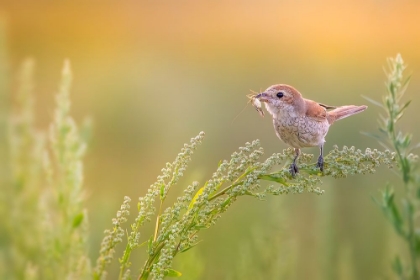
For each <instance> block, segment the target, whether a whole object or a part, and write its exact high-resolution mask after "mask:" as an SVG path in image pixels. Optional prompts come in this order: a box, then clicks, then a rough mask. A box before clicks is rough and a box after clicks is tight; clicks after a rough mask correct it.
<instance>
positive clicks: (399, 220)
mask: <svg viewBox="0 0 420 280" xmlns="http://www.w3.org/2000/svg"><path fill="white" fill-rule="evenodd" d="M405 68H406V66H405V64H404V61H403V59H402V57H401V55H400V54H398V55H397V56H396V58H389V59H388V69H387V70H386V75H387V81H386V83H385V86H386V89H387V94H386V95H385V96H384V97H383V100H382V104H381V103H380V102H377V101H374V100H371V99H369V100H370V101H371V102H373V103H374V104H375V105H377V106H379V107H381V108H382V109H383V110H384V111H385V113H386V115H385V116H381V118H380V119H379V123H380V127H379V131H380V132H381V136H375V138H376V139H378V140H379V141H380V143H381V144H382V145H383V146H384V147H386V148H389V149H392V150H394V151H395V159H396V162H397V166H398V170H399V175H400V176H401V180H402V185H403V187H402V191H403V195H402V198H401V199H400V200H397V199H396V195H395V191H394V189H393V187H392V186H390V185H389V184H388V185H387V186H386V187H385V189H384V190H383V191H382V199H381V201H379V202H378V204H379V205H380V206H381V208H382V211H383V212H384V214H385V216H386V218H387V219H388V221H389V222H390V223H391V225H392V226H393V227H394V229H395V231H396V232H397V233H398V235H399V236H401V237H402V238H403V240H404V241H405V242H406V244H407V247H408V249H409V252H410V253H409V255H410V259H409V260H408V261H404V262H403V260H402V258H400V257H399V256H396V258H395V260H394V262H393V265H392V267H393V269H394V271H395V273H396V274H397V275H398V276H399V277H400V279H420V274H419V273H420V272H419V257H420V231H419V230H420V228H419V224H418V219H416V217H418V215H419V214H420V208H419V202H420V197H419V195H418V194H419V193H420V177H419V174H418V172H417V173H416V168H417V167H418V165H417V156H416V155H413V154H412V153H411V151H412V146H411V134H409V133H403V132H402V131H400V130H398V127H397V123H398V121H399V120H400V119H401V117H402V116H403V115H404V112H405V110H406V109H407V107H408V105H409V104H410V101H407V102H402V98H403V96H404V93H405V91H406V89H407V86H408V82H409V80H410V78H409V77H408V78H404V75H403V72H404V70H405ZM418 146H419V144H417V145H416V146H415V147H418ZM399 201H400V202H401V203H399Z"/></svg>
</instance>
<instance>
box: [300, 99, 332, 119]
mask: <svg viewBox="0 0 420 280" xmlns="http://www.w3.org/2000/svg"><path fill="white" fill-rule="evenodd" d="M305 103H306V116H307V117H309V118H311V119H313V120H315V121H318V122H323V121H325V120H326V119H327V109H326V108H325V107H324V106H322V105H320V104H318V103H316V102H315V101H312V100H308V99H306V100H305Z"/></svg>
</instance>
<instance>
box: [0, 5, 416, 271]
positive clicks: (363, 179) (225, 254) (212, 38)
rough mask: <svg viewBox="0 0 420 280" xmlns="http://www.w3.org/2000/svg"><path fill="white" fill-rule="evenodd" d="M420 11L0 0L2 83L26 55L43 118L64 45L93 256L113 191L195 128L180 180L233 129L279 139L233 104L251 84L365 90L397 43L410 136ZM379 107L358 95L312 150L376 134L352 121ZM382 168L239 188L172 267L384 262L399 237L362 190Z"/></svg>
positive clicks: (336, 93)
mask: <svg viewBox="0 0 420 280" xmlns="http://www.w3.org/2000/svg"><path fill="white" fill-rule="evenodd" d="M419 14H420V2H419V1H388V0H382V1H378V0H368V1H366V0H364V1H361V0H356V1H355V0H352V1H304V0H302V1H291V0H289V1H252V0H248V1H182V0H181V1H159V0H158V1H106V0H105V1H30V0H21V1H12V0H10V1H9V0H2V1H1V3H0V22H1V24H0V27H1V31H0V32H1V34H2V38H3V39H4V40H5V41H4V46H5V48H4V49H3V50H2V52H3V54H2V56H1V57H2V58H1V59H2V61H1V63H2V69H4V70H3V71H2V79H4V80H6V81H8V83H7V87H6V90H7V92H9V93H10V95H13V93H14V92H15V88H16V84H17V83H16V79H15V74H16V72H17V69H18V68H19V65H20V63H21V62H22V60H23V59H24V58H26V57H28V56H30V57H33V58H34V59H35V60H36V88H35V92H36V108H37V126H38V127H39V128H45V127H46V126H47V124H48V123H49V122H50V120H51V118H52V114H53V108H54V103H53V102H54V98H53V96H54V94H55V93H56V92H57V85H58V82H59V79H60V72H61V68H62V64H63V61H64V59H65V58H69V59H70V60H71V64H72V69H73V73H74V83H73V90H72V101H73V105H72V114H73V115H74V116H75V119H76V120H77V121H79V122H80V121H82V120H83V118H84V117H85V116H90V117H92V119H93V120H94V133H93V138H92V142H91V146H90V149H89V153H88V155H87V158H86V161H85V180H86V184H85V186H86V193H87V199H86V207H87V209H88V211H89V220H90V223H91V227H90V231H91V236H90V244H91V245H90V254H91V257H92V259H95V258H96V257H97V254H98V249H99V245H100V241H101V239H102V237H103V230H104V229H105V228H109V227H110V226H111V218H112V217H113V216H114V215H115V212H116V210H117V209H118V207H119V205H120V204H121V202H122V199H123V196H124V195H128V196H130V197H131V198H132V199H133V209H134V208H135V207H134V205H135V204H136V198H137V197H139V196H141V195H143V194H144V192H145V190H146V189H147V188H148V186H149V185H150V184H151V183H153V182H154V180H155V178H156V176H157V175H158V174H159V173H160V169H161V168H162V167H163V166H164V164H165V162H167V161H172V160H173V159H174V158H175V156H176V154H177V153H178V151H179V150H180V148H181V147H182V145H183V143H184V142H187V141H188V140H189V138H191V137H193V136H195V135H197V134H198V133H199V132H200V131H205V132H206V139H205V142H204V144H203V145H202V146H200V148H199V150H198V151H197V152H196V154H195V155H194V158H193V162H192V163H191V166H190V169H189V171H188V172H187V173H186V179H185V180H183V181H182V184H181V185H180V186H179V189H178V190H177V191H179V192H181V190H182V188H183V186H184V185H183V184H187V183H188V182H190V181H193V180H197V181H200V182H204V181H205V180H206V179H207V178H208V177H209V176H211V174H212V172H213V171H214V169H215V168H216V166H217V163H218V162H219V160H220V159H225V158H228V157H229V156H230V154H231V153H232V152H233V151H235V149H236V148H237V147H239V146H240V145H242V144H244V143H245V142H247V141H251V140H253V139H256V138H258V139H260V140H261V143H262V145H263V147H264V148H265V150H266V154H267V155H269V154H271V153H274V152H278V151H280V150H281V149H283V148H286V145H285V144H283V143H282V142H280V141H279V140H278V139H277V138H276V136H275V134H274V132H273V129H272V124H271V120H270V118H269V117H266V118H264V119H262V118H260V117H259V115H258V114H257V112H255V110H254V109H253V108H252V107H250V106H249V107H247V108H246V109H245V110H244V111H242V109H243V108H244V107H245V105H246V102H247V99H246V97H245V95H246V94H248V93H249V92H250V91H249V90H250V89H252V90H255V91H259V90H262V89H265V88H266V87H268V86H270V85H272V84H275V83H287V84H291V85H293V86H294V87H296V88H297V89H299V90H300V91H301V92H302V93H303V95H304V96H305V97H307V98H310V99H314V100H317V101H319V102H322V103H326V104H330V105H341V104H343V105H344V104H365V103H367V101H366V100H364V99H363V98H362V96H361V95H366V96H369V97H371V98H374V99H378V100H380V98H381V95H383V94H384V93H385V87H384V79H385V76H384V73H383V67H384V66H385V65H386V60H385V59H386V58H387V57H390V56H395V55H396V54H397V53H401V54H402V56H403V58H404V60H405V61H406V62H407V63H408V65H409V69H408V72H409V73H413V77H412V80H411V84H410V87H409V90H408V92H407V97H406V98H407V99H412V100H413V103H412V105H411V106H410V108H409V110H408V111H407V113H406V115H405V117H404V118H403V120H402V122H401V128H402V129H403V130H405V131H411V132H412V133H413V134H414V140H419V136H420V132H419V130H418V121H419V117H418V111H419V110H420V98H419V95H418V94H419V90H420V51H419V50H420V24H419V20H418V15H419ZM378 113H379V108H377V107H375V106H373V105H372V106H370V107H369V110H367V111H366V112H364V113H363V114H360V115H357V116H354V117H352V118H349V119H346V120H343V121H340V122H339V123H337V124H336V125H334V127H333V128H332V129H331V131H330V132H329V135H328V137H327V144H326V151H328V150H330V149H331V148H332V146H333V145H338V146H343V145H347V146H352V145H354V146H356V147H358V148H360V149H365V148H366V147H371V148H381V147H380V146H379V145H378V144H377V142H375V141H374V140H372V139H370V138H367V137H366V136H363V135H362V134H361V133H360V132H361V131H370V132H371V131H375V130H376V129H377V122H376V119H377V118H378ZM238 114H239V115H238ZM2 141H3V140H2ZM306 152H308V153H318V151H317V149H307V150H306ZM387 181H390V182H394V183H398V180H396V176H395V175H394V174H392V172H389V171H388V170H386V169H385V168H381V169H379V170H378V171H377V173H376V174H375V175H367V176H357V177H352V178H348V179H345V180H325V182H324V184H323V185H322V188H323V189H325V190H326V193H325V194H324V195H322V196H316V195H314V194H300V195H286V196H282V197H270V198H267V200H266V201H257V200H254V199H251V198H243V199H241V200H240V201H238V202H237V203H236V205H234V206H233V207H232V208H231V209H230V211H228V213H226V214H225V215H224V216H223V217H222V219H221V220H220V221H219V222H218V224H217V225H216V226H214V227H213V228H211V229H209V230H206V231H205V232H204V233H203V234H202V236H201V239H203V242H202V243H200V245H199V246H197V247H196V248H195V249H194V250H190V251H189V252H187V253H185V254H184V255H182V256H181V257H180V259H179V260H177V261H176V262H175V268H176V269H178V270H180V271H183V272H184V276H185V278H184V279H280V278H282V279H379V278H382V277H384V276H389V275H392V272H391V265H390V263H391V261H392V259H393V258H394V256H395V254H396V253H401V254H403V255H404V254H405V253H406V248H405V247H404V244H403V243H400V241H399V239H398V238H397V237H396V236H395V234H394V232H393V231H392V229H391V228H390V226H389V225H388V223H387V222H386V220H385V218H384V217H383V215H382V213H381V212H380V209H379V207H378V206H377V205H375V203H374V202H373V201H372V197H377V196H378V195H379V192H378V190H380V189H381V188H383V187H384V185H385V183H386V182H387ZM132 216H133V217H134V216H135V213H132ZM145 236H146V234H145ZM140 264H142V263H140ZM116 266H117V265H115V267H116ZM134 266H135V267H139V265H136V264H134ZM111 279H112V277H111Z"/></svg>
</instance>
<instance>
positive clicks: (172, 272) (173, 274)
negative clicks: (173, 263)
mask: <svg viewBox="0 0 420 280" xmlns="http://www.w3.org/2000/svg"><path fill="white" fill-rule="evenodd" d="M165 276H167V277H181V276H182V273H181V272H179V271H176V270H175V269H172V268H170V269H168V272H167V273H165Z"/></svg>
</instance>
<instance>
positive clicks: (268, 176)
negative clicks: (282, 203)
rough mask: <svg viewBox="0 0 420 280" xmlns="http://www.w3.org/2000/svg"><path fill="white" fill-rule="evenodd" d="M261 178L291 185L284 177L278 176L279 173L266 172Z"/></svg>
mask: <svg viewBox="0 0 420 280" xmlns="http://www.w3.org/2000/svg"><path fill="white" fill-rule="evenodd" d="M259 178H260V179H261V180H267V181H272V182H276V183H280V184H282V185H285V186H286V187H288V186H289V184H287V182H286V180H285V179H284V178H282V177H278V175H277V174H275V173H273V174H266V175H260V176H259Z"/></svg>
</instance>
